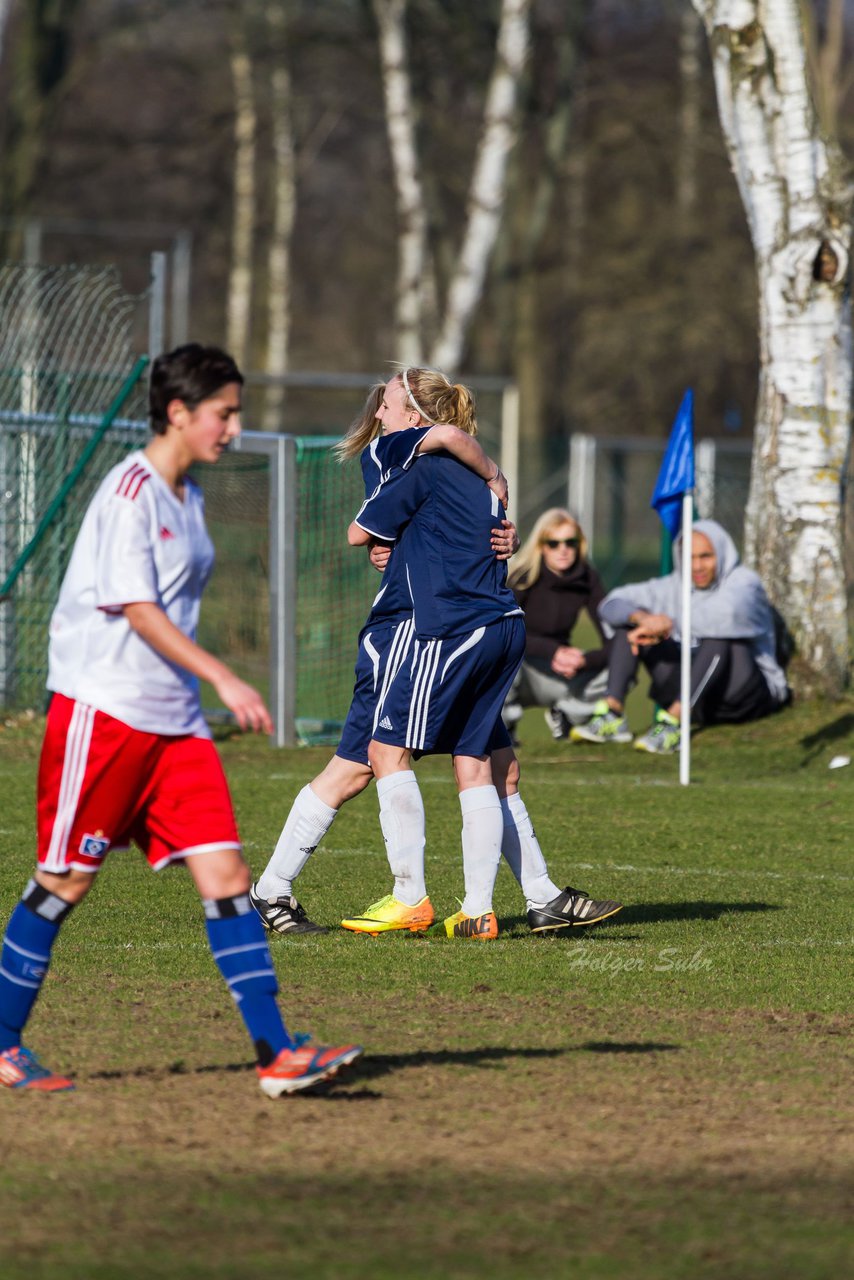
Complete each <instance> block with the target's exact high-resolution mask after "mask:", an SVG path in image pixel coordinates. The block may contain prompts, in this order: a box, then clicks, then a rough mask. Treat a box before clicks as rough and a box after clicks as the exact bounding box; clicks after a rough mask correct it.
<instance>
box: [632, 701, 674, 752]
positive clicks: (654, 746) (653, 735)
mask: <svg viewBox="0 0 854 1280" xmlns="http://www.w3.org/2000/svg"><path fill="white" fill-rule="evenodd" d="M681 741H682V730H681V728H680V725H679V721H678V720H677V718H676V716H672V715H671V714H670V712H669V711H656V713H655V719H654V720H653V722H652V728H651V729H649V730H648V731H647V732H646V733H645V734H644V735H643V737H641V738H638V739H637V740H636V741H635V747H636V748H637V750H638V751H649V752H650V753H651V754H652V755H654V756H670V755H673V753H674V752H675V751H678V750H679V743H680V742H681Z"/></svg>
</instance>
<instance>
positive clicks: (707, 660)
mask: <svg viewBox="0 0 854 1280" xmlns="http://www.w3.org/2000/svg"><path fill="white" fill-rule="evenodd" d="M673 559H674V569H673V572H672V573H669V574H667V575H666V577H663V578H650V579H649V580H648V581H647V582H633V583H629V584H628V585H627V586H624V587H617V588H615V590H613V591H612V592H611V593H610V594H609V595H608V596H606V598H605V600H604V601H603V602H602V605H601V606H600V609H599V617H600V619H601V620H602V622H603V623H604V625H605V628H606V631H608V632H609V633H610V632H613V638H612V639H611V642H610V649H609V677H608V685H607V691H606V693H605V697H604V698H603V700H602V701H601V702H600V703H598V704H597V706H596V711H595V714H594V716H593V718H592V720H591V721H590V722H589V724H586V725H583V726H580V727H578V728H576V729H573V731H572V737H573V739H574V740H575V741H577V742H631V741H632V734H631V733H630V732H629V727H628V723H627V721H626V717H625V714H624V705H625V699H626V694H627V693H628V691H629V689H630V688H631V686H632V684H633V683H634V680H635V676H636V673H637V669H638V665H639V664H640V663H641V662H643V664H644V666H645V667H646V668H647V670H648V672H649V674H650V677H651V681H652V683H651V686H650V697H651V698H652V699H653V701H654V702H655V703H657V705H658V710H657V711H656V714H655V720H654V721H653V724H652V727H651V728H650V730H649V731H648V732H647V733H645V734H644V735H643V736H642V737H640V738H638V739H637V740H636V741H635V744H634V745H635V747H637V748H638V749H640V750H642V751H650V752H653V753H656V754H668V753H670V752H674V751H677V750H678V749H679V737H680V729H679V723H680V722H679V717H680V712H681V703H680V700H679V698H680V687H681V686H680V679H681V677H680V664H681V654H680V648H681V640H682V628H681V614H682V570H681V560H682V538H681V535H680V536H679V537H678V538H677V539H676V540H675V542H674V544H673ZM691 579H692V588H691V719H692V722H693V723H694V724H696V725H706V724H721V723H739V722H741V721H744V720H757V719H759V717H760V716H766V715H769V714H770V713H771V712H772V711H777V710H778V709H779V708H780V707H782V706H785V704H786V703H787V702H788V700H789V689H788V686H787V684H786V676H785V674H784V672H783V670H782V668H781V666H780V664H779V663H778V661H777V657H776V639H775V626H774V615H773V611H772V609H771V604H770V602H769V600H768V597H767V595H766V594H765V588H764V587H763V585H762V583H761V582H760V580H759V577H758V576H757V575H756V574H755V573H754V572H753V570H752V569H748V568H747V567H746V566H745V565H743V564H741V562H740V560H739V558H738V552H737V551H736V549H735V543H734V542H733V540H732V538H731V537H730V536H729V534H728V533H727V532H726V530H725V529H723V528H722V527H721V525H719V524H718V523H717V522H716V521H715V520H698V521H697V522H696V523H695V525H694V529H693V534H692V540H691Z"/></svg>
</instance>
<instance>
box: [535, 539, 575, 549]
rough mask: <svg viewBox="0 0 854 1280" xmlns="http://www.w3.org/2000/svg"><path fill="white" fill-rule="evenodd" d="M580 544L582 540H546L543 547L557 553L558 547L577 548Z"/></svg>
mask: <svg viewBox="0 0 854 1280" xmlns="http://www.w3.org/2000/svg"><path fill="white" fill-rule="evenodd" d="M580 542H581V539H580V538H546V540H545V542H544V543H543V546H544V547H551V549H552V551H557V549H558V547H577V546H578V544H579V543H580Z"/></svg>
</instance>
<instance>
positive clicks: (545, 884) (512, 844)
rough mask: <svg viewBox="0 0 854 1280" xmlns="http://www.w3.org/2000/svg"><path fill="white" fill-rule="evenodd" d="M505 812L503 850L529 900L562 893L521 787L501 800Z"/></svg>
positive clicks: (541, 901) (503, 814)
mask: <svg viewBox="0 0 854 1280" xmlns="http://www.w3.org/2000/svg"><path fill="white" fill-rule="evenodd" d="M501 813H502V816H503V818H504V839H503V842H502V845H501V851H502V853H503V854H504V857H505V858H506V859H507V864H508V866H509V867H510V870H511V871H512V872H513V874H514V876H515V877H516V879H517V880H518V881H519V884H520V885H521V886H522V892H523V893H524V895H525V897H526V899H527V901H528V902H529V903H531V902H537V903H545V902H551V901H552V900H553V899H554V898H556V897H557V896H558V894H559V893H560V889H559V888H558V887H557V885H556V884H555V883H554V881H553V880H552V879H551V877H550V876H549V869H548V867H547V866H546V860H545V858H544V857H543V851H542V849H541V848H540V842H539V840H538V839H537V833H536V832H535V831H534V824H533V823H532V822H531V819H530V817H529V816H528V810H527V809H526V808H525V801H524V800H523V799H522V797H521V796H520V795H519V793H518V791H517V792H516V793H515V794H514V795H512V796H505V797H504V799H503V800H502V801H501Z"/></svg>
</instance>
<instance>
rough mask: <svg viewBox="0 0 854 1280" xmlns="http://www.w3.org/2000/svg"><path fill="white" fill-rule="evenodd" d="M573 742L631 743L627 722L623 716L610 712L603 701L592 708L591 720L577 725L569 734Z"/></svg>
mask: <svg viewBox="0 0 854 1280" xmlns="http://www.w3.org/2000/svg"><path fill="white" fill-rule="evenodd" d="M569 736H570V738H571V739H572V741H573V742H631V740H632V734H631V730H630V729H629V722H628V720H627V719H626V717H625V716H624V715H620V714H619V713H618V712H616V711H612V710H611V708H610V707H609V706H608V704H607V702H605V700H604V699H602V700H601V701H599V702H597V703H596V704H595V706H594V707H593V718H592V719H591V720H588V721H587V724H577V725H576V726H575V728H574V729H571V730H570V734H569Z"/></svg>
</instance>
